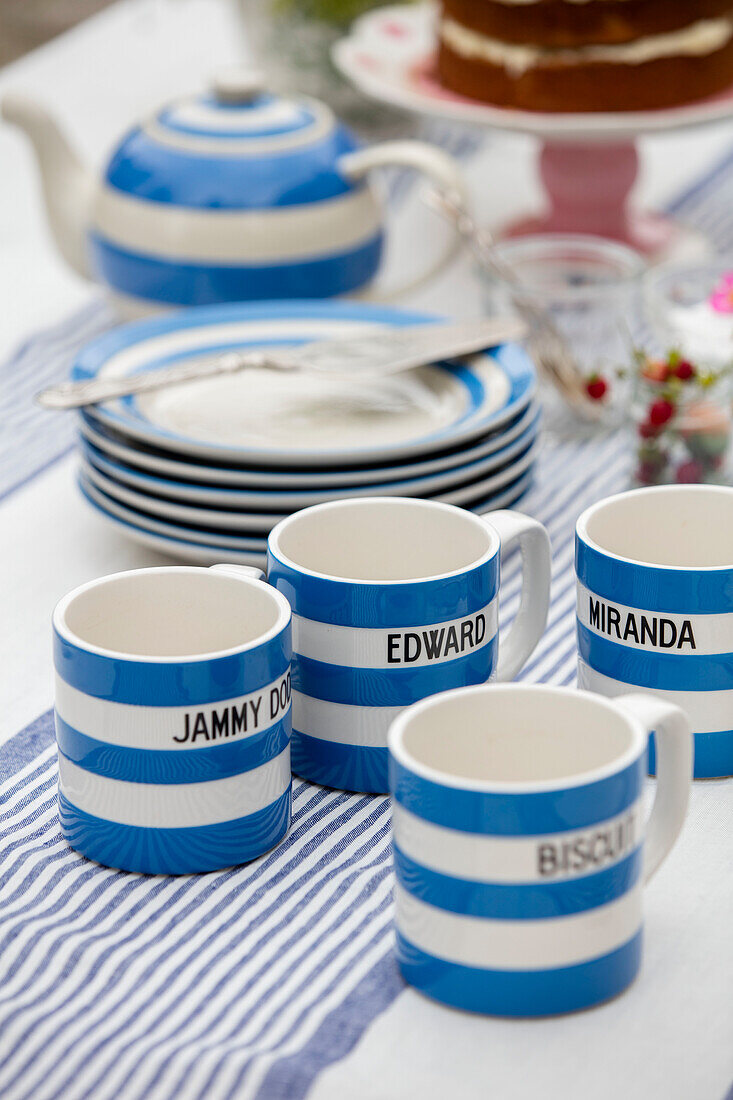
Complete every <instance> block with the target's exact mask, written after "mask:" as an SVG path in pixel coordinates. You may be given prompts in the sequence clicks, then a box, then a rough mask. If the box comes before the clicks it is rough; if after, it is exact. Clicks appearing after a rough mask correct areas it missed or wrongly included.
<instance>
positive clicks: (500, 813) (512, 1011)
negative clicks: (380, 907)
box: [389, 684, 692, 1016]
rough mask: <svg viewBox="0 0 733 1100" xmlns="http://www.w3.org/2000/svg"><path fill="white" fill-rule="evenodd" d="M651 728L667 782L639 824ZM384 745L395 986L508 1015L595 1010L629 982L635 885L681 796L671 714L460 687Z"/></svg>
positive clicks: (578, 694)
mask: <svg viewBox="0 0 733 1100" xmlns="http://www.w3.org/2000/svg"><path fill="white" fill-rule="evenodd" d="M652 726H655V727H656V729H657V735H658V738H659V749H660V763H661V768H660V772H661V774H660V780H659V784H658V787H657V793H656V800H655V803H654V808H653V810H652V814H651V817H650V818H649V821H648V822H645V817H646V815H645V813H644V808H643V784H644V773H645V771H646V746H647V740H648V730H649V729H651V728H652ZM389 750H390V793H391V794H392V831H393V851H394V860H395V871H396V876H397V885H396V889H395V924H396V931H397V959H398V962H399V965H400V969H401V970H402V973H403V976H404V978H405V979H406V981H408V982H409V983H410V984H411V985H413V986H415V987H416V988H417V989H419V990H420V991H421V992H423V993H425V994H427V995H428V996H430V997H433V998H434V999H436V1000H438V1001H442V1002H444V1003H446V1004H449V1005H453V1006H454V1007H457V1008H463V1009H468V1010H471V1011H474V1012H485V1013H490V1014H494V1015H505V1016H543V1015H548V1014H553V1013H558V1012H572V1011H575V1010H577V1009H581V1008H588V1007H590V1006H591V1005H594V1004H598V1003H600V1002H602V1001H605V1000H608V999H609V998H610V997H613V996H615V995H616V994H618V993H620V992H621V991H622V990H623V989H625V988H626V986H628V985H629V983H630V982H631V981H633V979H634V978H635V976H636V974H637V972H638V969H639V966H640V962H641V943H642V891H643V886H644V883H645V882H646V881H647V880H648V879H649V878H650V876H651V875H652V874H653V873H654V871H655V870H656V868H657V867H658V866H659V865H660V863H661V862H662V860H663V859H664V858H665V856H666V855H667V853H668V852H669V850H670V848H671V847H672V845H673V843H674V841H675V839H676V837H677V834H678V832H679V829H680V827H681V825H682V822H683V820H684V816H685V812H686V807H687V801H688V796H689V788H690V776H691V758H692V740H691V737H690V730H689V724H688V722H687V719H686V717H685V715H684V714H683V713H682V711H681V710H679V709H678V708H676V707H673V706H670V705H669V704H668V703H666V702H663V701H661V700H657V699H654V698H651V697H649V696H643V695H630V696H626V697H624V698H623V699H619V700H617V701H614V702H609V701H607V700H605V699H601V698H599V697H598V696H594V695H591V694H590V693H588V692H582V691H571V690H569V689H566V688H549V687H544V686H542V687H534V686H533V687H530V686H525V685H515V684H507V685H503V684H502V685H491V686H488V687H485V686H484V687H477V688H464V689H461V690H458V691H450V692H445V693H444V694H442V695H438V696H435V697H434V698H432V699H426V700H424V701H423V702H422V703H418V704H416V705H415V706H414V707H410V708H409V709H408V710H406V711H405V712H404V713H403V714H402V715H401V716H400V717H399V718H398V719H397V720H396V722H395V723H394V724H393V726H392V727H391V729H390V733H389Z"/></svg>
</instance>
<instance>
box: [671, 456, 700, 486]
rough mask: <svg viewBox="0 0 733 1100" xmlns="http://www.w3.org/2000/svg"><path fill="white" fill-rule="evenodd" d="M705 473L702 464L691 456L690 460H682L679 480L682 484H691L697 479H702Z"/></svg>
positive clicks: (679, 468) (678, 472)
mask: <svg viewBox="0 0 733 1100" xmlns="http://www.w3.org/2000/svg"><path fill="white" fill-rule="evenodd" d="M703 473H704V470H703V468H702V466H701V464H700V463H699V462H696V461H695V459H694V458H691V459H689V461H688V462H682V463H681V464H680V465H679V466H678V467H677V480H678V481H679V482H680V483H681V484H682V485H691V484H693V483H694V482H696V481H700V479H701V477H702V475H703Z"/></svg>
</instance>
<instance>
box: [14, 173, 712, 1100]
mask: <svg viewBox="0 0 733 1100" xmlns="http://www.w3.org/2000/svg"><path fill="white" fill-rule="evenodd" d="M732 173H733V154H732V155H731V157H730V158H728V160H727V161H726V162H725V163H724V164H723V165H721V166H720V167H719V168H718V169H717V170H716V172H715V173H713V174H712V175H711V176H710V177H709V178H708V179H707V180H706V181H705V182H704V183H702V184H700V185H698V186H697V187H696V188H695V189H694V191H692V192H690V193H689V194H688V195H687V196H686V197H685V198H684V199H682V200H680V201H679V202H678V203H676V204H675V213H676V214H677V215H678V216H680V217H684V218H685V220H687V221H688V222H691V223H693V224H695V225H698V226H699V227H700V228H702V229H704V230H705V231H706V232H707V233H708V234H709V235H710V236H711V237H712V239H713V240H715V241H716V243H717V244H718V245H719V247H721V248H724V247H726V245H727V246H728V247H732V246H733V210H732V209H731V207H730V203H729V202H728V201H727V198H726V188H727V187H728V188H729V186H730V181H731V175H732ZM108 323H109V318H108V316H107V315H106V313H105V311H104V307H101V306H99V305H94V306H90V307H88V308H87V309H85V310H84V311H82V313H81V314H78V315H76V316H75V317H74V318H71V319H70V320H69V321H68V322H66V323H65V324H63V325H60V326H57V327H56V328H55V329H53V330H51V331H49V332H47V333H44V334H42V335H41V336H39V337H38V338H36V339H34V340H32V341H29V342H28V344H27V345H26V346H25V348H23V349H21V350H20V351H19V353H18V354H17V356H16V357H15V358H14V359H13V360H12V361H11V362H10V363H7V364H5V366H4V367H2V368H0V381H2V382H3V383H5V384H4V385H3V386H2V392H3V393H4V394H5V398H4V406H3V408H2V409H0V415H4V417H5V427H6V431H5V433H4V437H3V451H2V453H0V479H2V484H1V486H0V499H1V496H2V494H7V493H9V492H12V491H13V489H14V488H16V487H18V486H19V485H21V484H22V483H24V482H26V481H28V480H30V479H31V478H32V477H34V476H35V475H36V474H37V473H39V472H40V471H41V470H42V469H43V468H45V467H46V466H48V465H49V464H50V463H52V462H54V461H55V460H56V459H58V458H59V457H60V456H61V455H62V454H64V453H66V451H67V450H68V449H69V448H70V446H71V445H72V434H73V429H72V427H71V425H68V424H67V423H66V422H62V421H61V420H59V421H57V429H55V430H53V431H49V429H48V424H49V421H48V420H47V419H45V420H42V419H41V415H42V414H40V413H36V412H34V411H33V410H32V409H31V407H30V406H29V403H28V397H29V395H30V394H31V393H32V392H34V391H35V390H37V389H38V388H39V387H40V386H41V385H42V384H43V383H44V382H47V381H51V380H52V379H55V378H59V377H62V376H63V375H64V373H65V371H66V369H67V364H68V359H69V356H70V354H71V353H72V351H73V348H74V347H75V346H77V344H78V343H81V342H82V341H83V340H84V339H87V338H88V337H89V336H91V335H92V334H93V333H95V332H96V331H98V330H99V329H100V328H102V327H104V326H105V325H106V324H108ZM11 379H12V380H13V385H12V386H10V385H9V384H7V383H8V382H9V381H10V380H11ZM19 455H22V461H21V460H20V459H19V457H18V456H19ZM627 462H628V458H627V455H626V453H625V450H624V446H623V441H622V440H620V439H619V438H617V437H609V438H606V439H605V440H601V441H589V442H586V443H581V444H570V443H568V444H563V445H553V446H550V445H548V446H546V447H545V451H544V454H543V457H542V459H541V461H540V471H539V475H538V478H537V483H536V485H535V487H534V488H533V489H532V491H531V493H530V494H529V495H528V496H527V497H526V498H525V500H524V502H523V504H522V508H523V510H525V511H527V512H529V513H530V514H532V515H534V516H536V517H537V518H538V519H540V520H541V521H542V522H543V523H545V524H546V525H547V527H548V529H549V532H550V535H551V538H552V544H553V578H554V579H553V591H552V606H551V611H550V619H549V623H548V628H547V632H546V634H545V636H544V638H543V640H542V643H541V645H540V646H539V647H538V649H537V651H536V653H535V654H534V656H533V657H532V659H531V660H530V662H529V663H528V665H527V667H526V668H525V670H524V672H523V673H522V676H521V679H523V680H526V681H549V682H552V683H557V684H569V683H571V682H573V680H574V677H575V661H576V656H575V637H574V613H575V592H574V577H573V524H574V520H575V518H576V516H577V515H578V513H579V512H580V511H581V510H582V508H584V507H585V506H586V505H587V504H589V503H591V502H592V501H595V500H597V499H599V498H600V497H602V496H605V495H607V494H608V493H610V492H613V491H615V490H617V489H619V488H622V487H623V486H624V484H625V481H626V476H627ZM505 578H506V586H505V590H504V605H503V618H504V620H507V619H509V618H511V616H512V615H513V614H514V613H515V611H516V609H517V605H518V595H519V587H520V576H519V563H518V561H516V560H515V561H513V562H510V563H509V566H508V568H507V569H506V571H505ZM56 776H57V769H56V755H55V748H54V744H53V729H52V719H51V715H50V713H48V714H44V715H42V716H41V717H40V718H39V719H38V720H37V721H36V722H34V723H33V724H32V725H31V726H30V727H28V728H27V729H26V730H23V731H21V732H20V733H19V734H18V735H17V736H16V737H15V738H14V739H12V740H11V741H10V742H8V743H7V744H6V745H4V746H2V747H0V805H1V806H2V817H1V819H0V853H1V855H0V973H1V974H2V976H3V980H2V982H1V983H0V1096H1V1097H3V1100H52V1098H58V1100H81V1098H83V1097H88V1098H91V1100H112V1098H113V1097H122V1098H124V1100H138V1098H140V1100H141V1098H143V1097H154V1098H155V1100H189V1098H191V1100H193V1098H211V1097H216V1098H217V1100H219V1098H230V1097H231V1098H233V1097H237V1098H238V1100H241V1098H244V1097H266V1098H267V1100H277V1098H283V1100H285V1098H287V1100H296V1098H297V1097H302V1096H305V1095H306V1093H307V1092H308V1090H309V1088H310V1086H311V1085H312V1083H313V1082H314V1080H315V1079H316V1078H317V1077H318V1075H319V1073H320V1072H321V1071H322V1070H323V1069H324V1067H326V1066H327V1065H329V1064H330V1063H332V1062H333V1061H335V1060H337V1059H339V1058H341V1057H343V1056H344V1055H345V1054H346V1053H348V1051H349V1050H350V1049H351V1048H352V1047H353V1046H354V1044H355V1043H356V1042H357V1041H358V1039H359V1038H360V1036H361V1035H362V1033H363V1032H364V1030H365V1029H366V1028H367V1026H368V1025H369V1024H370V1023H371V1021H372V1020H373V1019H375V1017H376V1016H377V1015H378V1014H379V1013H380V1012H381V1011H383V1010H384V1009H385V1008H386V1007H387V1006H388V1005H389V1004H390V1003H391V1002H392V1000H393V999H394V998H395V997H396V996H397V995H398V994H399V993H400V991H401V989H402V988H403V986H402V982H401V979H400V978H399V976H398V974H397V970H396V966H395V964H394V961H393V957H392V932H391V927H390V919H391V890H392V869H391V854H390V849H389V805H388V801H387V799H385V798H383V797H368V796H358V795H346V794H339V793H335V792H332V791H328V790H325V789H323V788H319V787H314V786H311V785H309V784H306V783H303V782H301V781H298V780H296V781H295V783H294V789H293V794H294V800H293V810H294V814H293V827H292V831H291V833H290V835H289V837H288V839H287V841H286V842H285V843H284V844H283V845H282V846H281V847H280V848H278V849H277V850H276V851H274V852H271V853H269V854H268V855H266V856H265V857H263V858H262V859H260V860H258V861H256V862H255V863H253V864H250V865H248V866H246V867H241V868H236V869H233V870H228V871H224V872H220V873H212V874H207V875H201V876H185V877H181V878H164V877H148V876H137V875H130V874H124V873H122V872H118V871H112V870H108V869H106V868H103V867H101V866H98V865H97V864H93V863H90V862H87V861H85V860H84V859H82V858H81V857H79V856H78V855H76V853H75V852H73V851H71V850H70V849H69V848H68V847H67V846H66V844H65V842H64V841H63V839H62V838H61V835H60V832H59V826H58V818H57V810H56Z"/></svg>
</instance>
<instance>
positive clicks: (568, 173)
mask: <svg viewBox="0 0 733 1100" xmlns="http://www.w3.org/2000/svg"><path fill="white" fill-rule="evenodd" d="M638 169H639V156H638V153H637V151H636V146H635V144H634V142H633V141H621V142H617V143H611V144H605V145H600V144H597V143H592V144H591V143H589V144H582V143H580V142H562V141H545V142H544V143H543V145H542V150H541V152H540V157H539V171H540V177H541V179H542V183H543V185H544V189H545V193H546V195H547V199H548V208H547V210H546V212H545V213H543V214H540V215H538V216H534V217H527V218H522V219H521V220H520V221H517V222H513V223H512V224H510V225H508V226H506V227H504V229H503V230H502V231H501V233H500V236H503V237H517V236H526V235H527V234H530V233H592V234H594V235H595V236H598V237H610V238H612V239H613V240H617V241H621V242H623V243H624V244H627V245H631V246H632V248H635V249H637V250H638V251H639V252H641V253H643V254H644V255H645V256H656V255H659V254H660V253H664V252H668V251H669V250H670V249H671V248H672V246H673V242H674V240H675V238H676V236H677V235H678V227H677V226H676V225H675V223H674V222H672V221H671V220H670V219H667V218H665V217H663V216H662V215H661V214H646V213H642V212H640V211H637V210H634V209H633V207H632V206H630V204H629V201H628V199H629V194H630V192H631V189H632V188H633V186H634V183H635V182H636V177H637V174H638Z"/></svg>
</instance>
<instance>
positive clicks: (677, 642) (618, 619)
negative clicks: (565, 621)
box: [588, 595, 697, 649]
mask: <svg viewBox="0 0 733 1100" xmlns="http://www.w3.org/2000/svg"><path fill="white" fill-rule="evenodd" d="M588 600H589V608H588V612H589V613H588V621H589V624H590V626H591V627H593V628H594V629H596V630H599V631H600V632H601V633H602V634H608V636H609V637H613V636H615V637H616V638H617V639H618V640H619V641H621V642H628V641H629V640H632V641H634V642H636V644H637V645H642V646H643V645H650V646H653V647H656V648H657V649H683V648H684V647H685V646H687V647H688V648H689V649H697V644H696V642H695V634H694V631H693V629H692V621H691V620H690V619H683V620H682V622H681V623H679V624H678V623H676V622H675V621H674V620H673V619H667V618H664V617H662V616H661V615H645V614H643V613H641V612H638V611H632V610H624V611H620V610H619V609H618V608H617V607H614V606H613V604H610V603H604V602H603V600H600V599H595V600H594V599H593V597H592V596H591V595H589V596H588Z"/></svg>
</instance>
